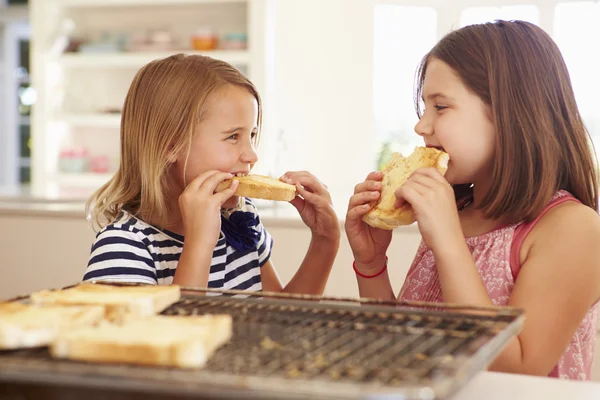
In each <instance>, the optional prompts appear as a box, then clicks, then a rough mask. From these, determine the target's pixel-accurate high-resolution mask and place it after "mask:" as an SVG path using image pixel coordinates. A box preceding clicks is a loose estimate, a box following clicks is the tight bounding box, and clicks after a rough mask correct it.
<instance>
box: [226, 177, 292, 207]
mask: <svg viewBox="0 0 600 400" xmlns="http://www.w3.org/2000/svg"><path fill="white" fill-rule="evenodd" d="M233 180H236V181H238V182H239V185H238V188H237V189H236V191H235V195H236V196H240V197H250V198H253V199H264V200H277V201H290V200H293V199H294V198H295V197H296V187H295V186H294V185H290V184H288V183H285V182H281V181H280V180H278V179H275V178H271V177H269V176H264V175H247V176H239V177H238V176H236V177H234V178H233V179H227V180H225V181H223V182H221V183H220V184H219V185H217V189H216V190H215V191H216V192H221V191H223V190H225V189H228V188H229V186H231V182H232V181H233Z"/></svg>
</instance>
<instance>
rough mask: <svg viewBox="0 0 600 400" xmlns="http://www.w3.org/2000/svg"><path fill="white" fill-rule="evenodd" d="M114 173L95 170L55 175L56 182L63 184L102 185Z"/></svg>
mask: <svg viewBox="0 0 600 400" xmlns="http://www.w3.org/2000/svg"><path fill="white" fill-rule="evenodd" d="M113 175H114V174H113V173H107V174H100V173H94V172H82V173H75V172H71V173H68V172H59V173H57V174H56V176H55V182H56V183H58V184H59V185H61V186H78V187H79V186H87V187H100V186H102V185H104V184H105V183H106V182H108V180H109V179H110V178H112V177H113Z"/></svg>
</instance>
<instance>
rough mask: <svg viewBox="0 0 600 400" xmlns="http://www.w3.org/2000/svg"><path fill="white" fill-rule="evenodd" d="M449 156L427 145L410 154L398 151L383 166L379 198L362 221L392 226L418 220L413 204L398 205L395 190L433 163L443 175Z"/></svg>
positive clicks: (388, 228) (385, 226) (378, 226)
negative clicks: (415, 173) (418, 170)
mask: <svg viewBox="0 0 600 400" xmlns="http://www.w3.org/2000/svg"><path fill="white" fill-rule="evenodd" d="M449 160H450V157H449V156H448V154H447V153H445V152H443V151H441V150H438V149H434V148H427V147H416V148H415V150H414V152H413V153H412V154H411V155H410V156H408V157H402V156H401V155H400V154H398V153H394V154H393V155H392V159H391V160H390V162H389V163H388V164H387V165H386V167H385V168H384V169H383V171H382V172H383V181H382V184H383V188H382V190H381V197H380V198H379V202H375V203H374V204H375V206H374V207H373V208H372V209H371V210H370V211H369V212H368V213H367V214H365V215H364V216H363V221H365V222H366V223H367V224H369V225H371V226H372V227H375V228H381V229H387V230H392V229H394V228H396V227H398V226H400V225H410V224H412V223H413V222H415V216H414V213H413V210H412V207H411V206H410V204H405V205H403V206H402V207H400V208H395V207H394V203H395V201H396V196H395V195H394V192H395V191H396V189H398V188H399V187H400V186H402V185H403V184H404V182H406V180H407V179H408V177H409V176H410V174H412V173H413V172H414V171H415V170H417V169H419V168H427V167H434V168H436V169H437V170H438V171H440V173H441V174H442V175H444V174H445V173H446V171H447V170H448V161H449Z"/></svg>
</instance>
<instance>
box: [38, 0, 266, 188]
mask: <svg viewBox="0 0 600 400" xmlns="http://www.w3.org/2000/svg"><path fill="white" fill-rule="evenodd" d="M272 4H273V0H30V17H31V25H32V35H33V36H34V37H36V38H39V39H38V40H36V41H34V42H32V48H31V54H32V71H33V75H32V84H33V85H34V87H35V88H36V91H37V97H38V98H37V103H36V106H35V109H34V110H33V115H32V118H31V122H32V147H33V150H32V153H33V154H32V162H31V164H32V189H33V190H34V191H35V192H39V193H47V192H52V193H56V192H57V191H58V192H61V191H64V192H67V193H68V192H69V191H70V190H72V191H75V192H78V193H79V192H80V191H81V190H82V189H87V188H89V189H90V192H91V190H93V189H95V188H97V187H98V186H100V185H102V184H103V183H105V182H106V181H107V180H108V179H109V178H110V177H111V176H112V175H113V174H114V171H115V170H116V168H117V167H118V157H119V129H120V119H121V117H120V113H119V111H120V109H121V107H122V104H123V101H124V99H125V95H126V93H127V90H128V88H129V84H130V82H131V79H132V78H133V76H134V75H135V73H136V72H137V71H138V70H139V68H141V67H142V66H144V65H145V64H146V63H148V62H150V61H152V60H155V59H158V58H164V57H167V56H169V55H171V54H175V53H186V54H203V55H207V56H210V57H214V58H217V59H221V60H224V61H227V62H229V63H231V64H232V65H234V66H236V67H238V68H239V69H240V70H241V71H242V72H243V73H245V74H246V75H247V76H248V77H249V78H250V79H251V80H252V81H253V82H254V84H255V85H256V86H257V87H258V89H259V91H260V93H261V96H262V98H263V102H264V103H268V102H269V100H268V99H269V97H270V95H269V93H270V91H271V89H270V86H271V85H270V84H269V83H268V81H269V79H268V76H269V74H268V71H267V70H268V67H267V60H268V59H269V54H268V52H269V48H270V47H271V46H270V45H269V41H270V40H272V38H270V37H268V35H267V34H266V32H267V30H268V25H269V22H268V19H269V18H268V17H269V10H270V9H271V7H272ZM206 27H208V28H210V29H212V30H213V31H214V32H215V33H216V34H217V35H218V36H220V37H222V36H223V35H224V34H226V33H228V32H244V33H246V35H247V38H248V40H247V46H246V49H243V50H224V49H223V50H222V49H219V48H218V49H215V50H210V51H194V50H193V49H192V46H191V36H192V34H193V33H194V31H195V30H196V29H199V28H206ZM149 30H161V31H168V32H170V33H171V34H172V37H173V38H174V40H175V46H174V48H176V49H181V50H174V51H168V52H164V51H140V52H132V51H123V52H104V53H98V52H65V51H64V49H65V47H66V44H67V43H68V41H69V40H70V39H73V38H77V39H82V40H84V41H88V42H89V41H90V40H91V41H93V40H95V39H97V38H99V37H102V35H103V34H104V35H106V34H111V35H112V34H116V35H124V36H130V35H134V34H137V33H140V32H146V31H149ZM263 124H264V125H263V126H264V129H265V130H268V126H269V121H268V117H267V118H265V120H264V121H263ZM69 147H73V148H85V149H86V150H87V152H88V154H89V157H90V158H92V157H96V156H102V157H109V159H110V162H111V169H110V171H108V172H107V173H93V172H91V171H90V170H89V168H87V169H82V170H81V171H80V172H63V171H61V170H60V168H59V165H60V163H59V157H60V154H61V150H63V149H65V148H69Z"/></svg>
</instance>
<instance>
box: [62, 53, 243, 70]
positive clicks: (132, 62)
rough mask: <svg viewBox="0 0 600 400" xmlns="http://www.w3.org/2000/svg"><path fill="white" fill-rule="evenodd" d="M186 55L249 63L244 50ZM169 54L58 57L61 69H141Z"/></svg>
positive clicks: (235, 62) (231, 62) (234, 63)
mask: <svg viewBox="0 0 600 400" xmlns="http://www.w3.org/2000/svg"><path fill="white" fill-rule="evenodd" d="M183 52H185V53H186V54H202V55H206V56H210V57H213V58H218V59H220V60H223V61H227V62H228V63H230V64H233V65H241V66H245V65H248V64H249V63H250V53H249V52H248V51H245V50H240V51H227V50H213V51H205V52H198V51H183ZM173 53H174V52H169V53H164V52H161V53H146V52H144V53H112V54H111V53H109V54H81V53H70V54H64V55H62V56H61V57H60V65H61V66H62V67H63V68H114V67H117V68H141V67H142V66H144V65H145V64H147V63H148V62H150V61H152V60H156V59H157V58H165V57H168V56H169V55H171V54H173Z"/></svg>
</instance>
